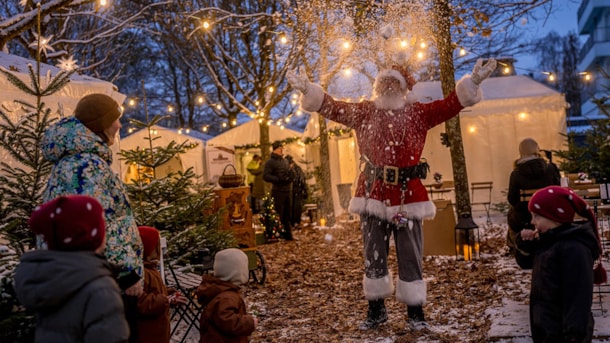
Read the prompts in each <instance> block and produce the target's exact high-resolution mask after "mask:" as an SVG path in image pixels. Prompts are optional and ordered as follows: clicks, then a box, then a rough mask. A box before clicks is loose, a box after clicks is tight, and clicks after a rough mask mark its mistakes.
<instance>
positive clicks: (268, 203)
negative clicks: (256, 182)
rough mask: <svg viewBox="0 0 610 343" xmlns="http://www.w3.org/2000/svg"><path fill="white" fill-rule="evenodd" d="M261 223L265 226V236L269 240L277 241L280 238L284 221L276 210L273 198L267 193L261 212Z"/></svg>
mask: <svg viewBox="0 0 610 343" xmlns="http://www.w3.org/2000/svg"><path fill="white" fill-rule="evenodd" d="M260 222H261V225H262V226H263V227H264V228H265V237H266V238H267V241H268V242H274V241H277V240H278V239H279V238H280V234H281V233H282V232H283V229H282V223H281V222H280V218H279V216H278V214H277V212H275V206H273V198H272V197H271V196H269V194H266V195H265V197H264V198H263V209H262V211H261V213H260Z"/></svg>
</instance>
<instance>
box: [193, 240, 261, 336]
mask: <svg viewBox="0 0 610 343" xmlns="http://www.w3.org/2000/svg"><path fill="white" fill-rule="evenodd" d="M249 275H250V272H249V270H248V256H246V254H245V253H244V252H243V251H241V250H240V249H235V248H231V249H225V250H221V251H219V252H217V253H216V256H215V257H214V276H211V275H204V276H203V278H202V281H201V284H200V285H199V287H197V297H198V300H199V303H200V304H201V305H202V306H204V307H205V309H204V310H203V312H202V313H201V320H200V324H201V326H200V333H201V336H200V340H199V342H200V343H206V342H210V343H212V342H213V343H223V342H227V343H228V342H235V343H238V342H240V343H241V342H243V343H246V342H248V340H249V336H250V335H251V334H252V332H254V329H255V328H256V325H257V323H258V321H257V319H256V317H254V316H251V315H248V314H247V313H246V304H245V302H244V300H243V299H242V297H241V294H240V286H241V285H243V284H245V283H247V282H248V279H249Z"/></svg>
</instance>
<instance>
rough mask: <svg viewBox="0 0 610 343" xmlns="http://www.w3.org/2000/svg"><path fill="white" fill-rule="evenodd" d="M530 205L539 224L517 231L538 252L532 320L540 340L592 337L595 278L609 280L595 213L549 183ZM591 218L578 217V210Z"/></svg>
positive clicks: (525, 245) (519, 239)
mask: <svg viewBox="0 0 610 343" xmlns="http://www.w3.org/2000/svg"><path fill="white" fill-rule="evenodd" d="M528 208H529V210H530V212H531V213H532V224H533V225H534V227H535V230H529V229H524V230H522V231H521V233H520V236H518V237H517V244H518V246H519V248H520V249H523V250H524V251H526V252H528V253H531V254H532V256H533V268H532V285H531V291H530V326H531V328H530V329H531V333H532V339H533V341H534V342H535V343H542V342H591V340H592V335H593V326H594V322H593V315H592V313H591V305H592V302H593V284H594V283H603V282H605V281H606V279H607V276H606V271H605V270H604V269H603V266H601V255H600V252H601V247H600V242H599V234H598V232H597V224H596V223H597V222H596V219H595V215H594V214H593V211H591V208H590V207H589V206H588V204H587V203H586V202H585V201H584V200H583V199H582V198H580V197H579V196H578V195H576V194H575V193H574V192H573V191H572V190H571V189H568V188H563V187H559V186H549V187H546V188H543V189H541V190H539V191H537V192H536V193H534V195H533V196H532V198H531V199H530V201H529V204H528ZM575 214H577V215H579V216H580V217H582V218H584V219H586V222H584V223H573V221H574V215H575Z"/></svg>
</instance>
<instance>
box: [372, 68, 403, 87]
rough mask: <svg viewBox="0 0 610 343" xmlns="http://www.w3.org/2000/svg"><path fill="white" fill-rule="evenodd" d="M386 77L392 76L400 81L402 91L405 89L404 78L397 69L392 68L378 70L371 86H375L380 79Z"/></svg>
mask: <svg viewBox="0 0 610 343" xmlns="http://www.w3.org/2000/svg"><path fill="white" fill-rule="evenodd" d="M386 77H393V78H395V79H396V80H398V81H400V88H401V89H402V90H403V91H404V90H406V89H407V80H405V77H404V76H402V74H401V73H400V72H399V71H398V70H394V69H384V70H382V71H380V72H379V73H378V74H377V77H376V78H375V86H374V87H373V88H377V83H379V81H380V80H381V79H383V78H386Z"/></svg>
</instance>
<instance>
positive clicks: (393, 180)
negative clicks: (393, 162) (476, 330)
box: [383, 166, 398, 186]
mask: <svg viewBox="0 0 610 343" xmlns="http://www.w3.org/2000/svg"><path fill="white" fill-rule="evenodd" d="M390 173H391V174H392V175H393V176H389V175H388V174H390ZM383 182H385V183H386V184H388V185H394V186H396V185H398V167H394V166H383Z"/></svg>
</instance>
